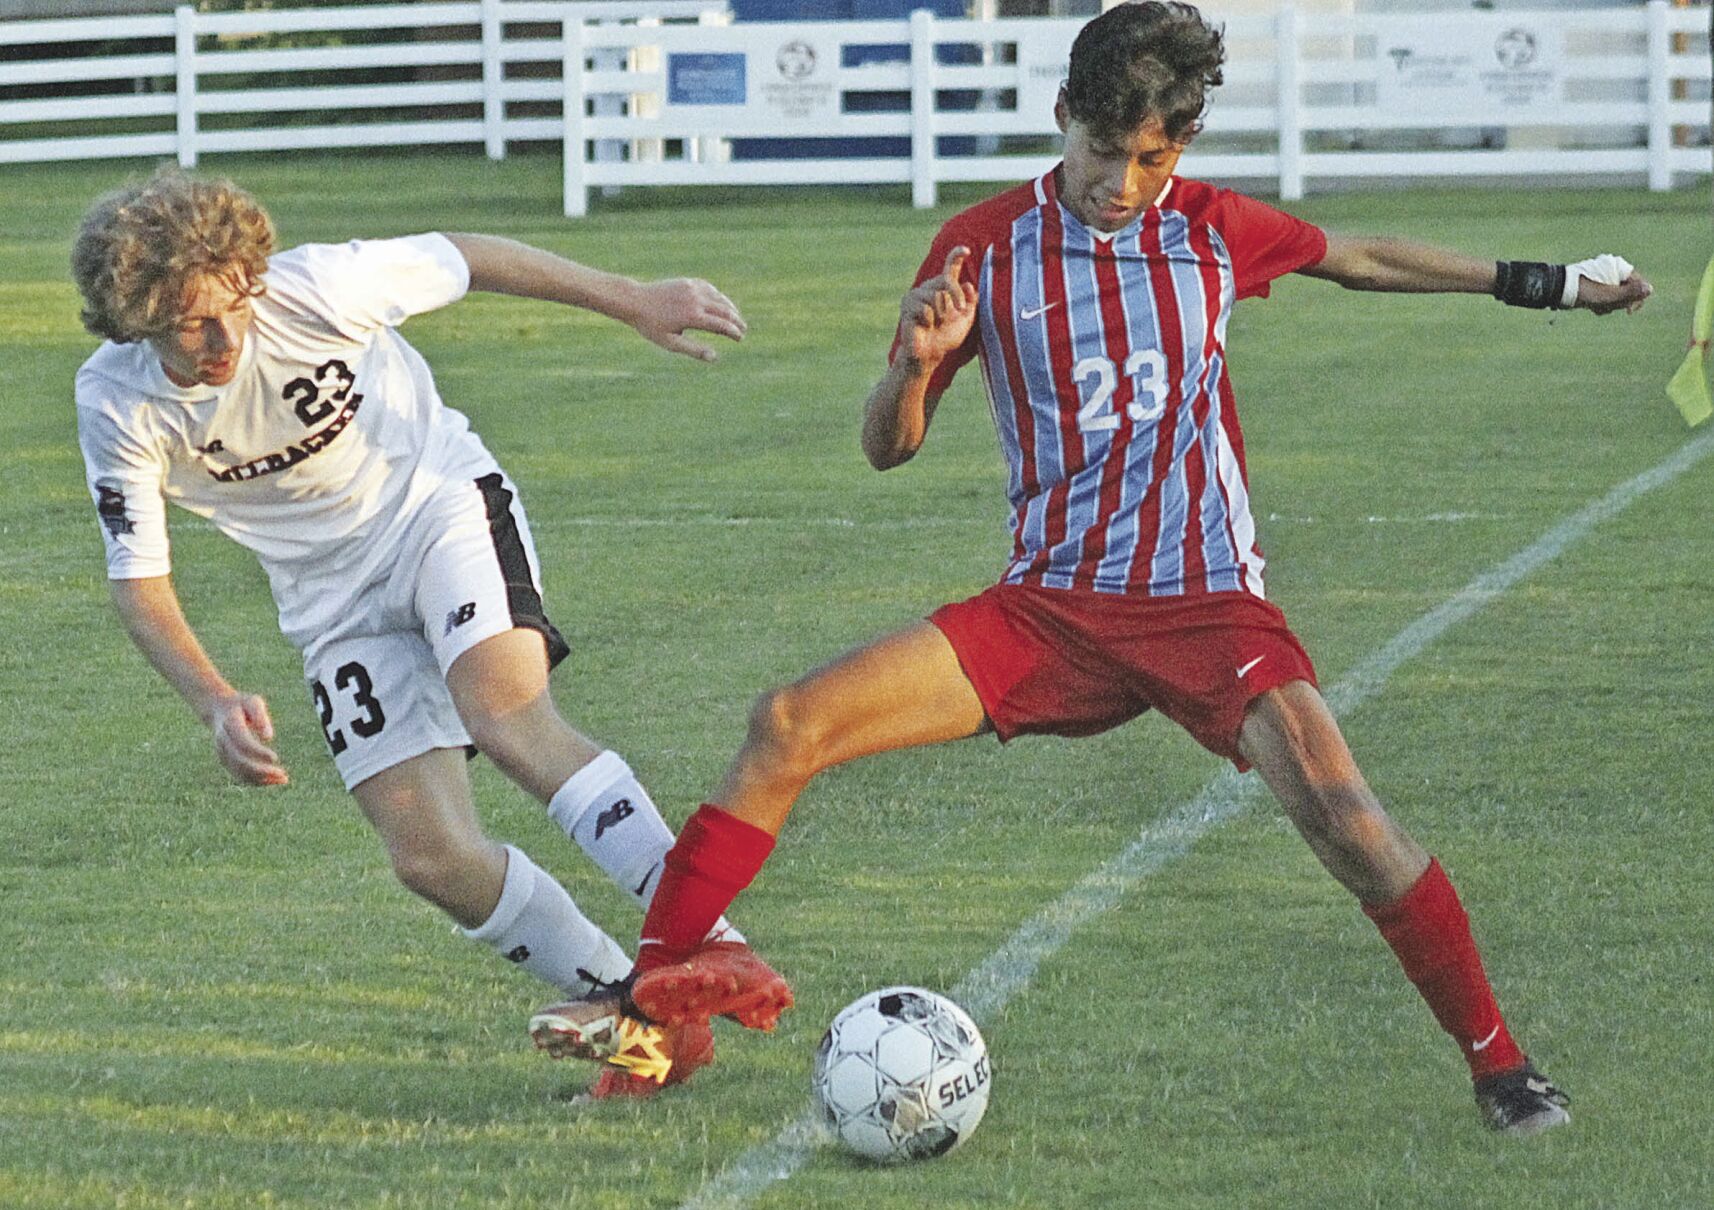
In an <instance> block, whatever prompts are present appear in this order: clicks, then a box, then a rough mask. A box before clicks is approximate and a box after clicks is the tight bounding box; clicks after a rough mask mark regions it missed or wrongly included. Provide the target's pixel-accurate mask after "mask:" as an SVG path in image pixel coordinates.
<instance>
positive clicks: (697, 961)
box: [630, 941, 792, 1030]
mask: <svg viewBox="0 0 1714 1210" xmlns="http://www.w3.org/2000/svg"><path fill="white" fill-rule="evenodd" d="M630 999H631V1003H632V1004H634V1005H636V1007H637V1010H638V1011H639V1012H641V1013H642V1014H643V1015H644V1016H645V1017H647V1018H648V1019H649V1020H651V1021H658V1022H660V1023H661V1024H663V1025H684V1024H687V1023H689V1022H692V1021H706V1020H707V1019H708V1018H710V1017H731V1018H732V1019H733V1020H735V1021H737V1022H738V1023H739V1024H740V1025H743V1026H745V1027H746V1028H749V1029H761V1030H771V1029H773V1028H774V1026H775V1024H776V1023H777V1022H778V1021H779V1019H780V1014H781V1013H782V1012H784V1011H785V1010H786V1009H788V1008H790V1007H791V1006H792V989H791V988H790V987H789V986H788V985H787V984H786V981H785V980H784V979H783V978H781V977H780V975H779V974H778V972H776V971H775V970H774V969H773V967H771V966H769V965H768V964H767V963H766V962H763V961H762V960H761V959H760V958H758V957H757V956H756V953H755V951H754V950H752V949H751V948H750V947H749V946H748V945H745V944H744V943H743V942H742V941H710V942H707V943H705V944H704V945H703V946H702V947H701V948H700V949H698V950H696V951H695V952H694V953H692V954H691V955H690V957H688V958H686V959H685V960H684V961H683V962H674V963H672V964H670V965H668V966H660V967H656V968H654V969H653V970H649V971H644V972H643V973H642V974H639V975H637V976H636V979H635V981H634V982H633V983H632V984H631V987H630Z"/></svg>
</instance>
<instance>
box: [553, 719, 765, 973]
mask: <svg viewBox="0 0 1714 1210" xmlns="http://www.w3.org/2000/svg"><path fill="white" fill-rule="evenodd" d="M548 814H549V815H551V816H553V818H554V822H556V823H557V824H559V826H560V827H562V828H564V829H565V834H566V835H567V836H569V837H571V838H572V839H573V840H575V841H576V842H577V843H578V844H579V845H581V846H582V847H583V851H584V852H585V853H588V854H589V856H590V858H591V859H592V860H593V861H594V862H595V864H596V865H598V866H600V867H601V868H602V869H603V870H604V871H606V873H607V877H609V878H611V879H612V880H613V881H614V882H616V883H618V884H619V885H620V886H621V887H623V888H624V889H625V890H626V892H628V893H629V894H630V896H631V898H632V899H635V900H636V901H637V902H638V903H639V904H641V905H642V906H643V907H644V908H645V909H647V908H648V906H649V901H650V900H651V899H653V898H654V897H655V887H656V886H658V885H659V884H660V880H661V867H662V866H663V864H664V863H665V861H666V856H667V850H668V849H670V848H672V847H673V834H672V830H671V829H670V828H668V827H667V823H666V820H664V819H662V818H661V813H660V812H659V811H658V810H656V809H655V804H654V801H653V800H652V799H650V798H649V793H648V791H647V790H645V789H643V786H642V783H641V782H639V781H638V780H637V775H636V774H635V773H633V772H631V766H630V765H628V764H626V763H625V759H624V758H623V757H622V756H620V755H619V754H618V753H617V752H613V751H607V752H603V753H602V754H601V755H600V756H597V757H596V758H595V759H594V760H592V761H590V762H589V763H588V764H587V765H585V766H583V768H581V769H579V770H578V771H577V772H576V773H574V774H572V775H571V777H570V779H568V780H567V781H566V783H565V785H563V786H561V787H560V788H559V789H558V790H555V791H554V796H553V798H552V799H551V800H549V802H548ZM708 936H709V938H710V939H711V940H721V941H742V940H744V934H742V933H740V932H739V931H738V930H737V929H735V928H733V927H732V925H731V922H730V921H728V920H727V919H726V917H724V916H722V917H721V918H720V919H719V920H717V921H716V922H715V924H714V928H713V929H711V930H710V931H709V934H708Z"/></svg>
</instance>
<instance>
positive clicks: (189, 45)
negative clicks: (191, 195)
mask: <svg viewBox="0 0 1714 1210" xmlns="http://www.w3.org/2000/svg"><path fill="white" fill-rule="evenodd" d="M173 69H174V84H173V91H174V94H175V98H174V99H175V101H176V102H177V108H178V125H177V138H176V141H177V144H178V153H179V167H180V168H195V167H196V9H194V8H192V7H191V6H190V5H188V4H181V5H179V6H178V7H177V8H175V9H173Z"/></svg>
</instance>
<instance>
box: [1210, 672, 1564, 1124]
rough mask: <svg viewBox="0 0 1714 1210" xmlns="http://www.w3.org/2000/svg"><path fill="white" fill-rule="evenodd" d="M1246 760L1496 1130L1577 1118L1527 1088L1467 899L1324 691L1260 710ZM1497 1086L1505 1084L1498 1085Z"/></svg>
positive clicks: (1552, 1097) (1263, 704)
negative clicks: (1417, 996) (1360, 764)
mask: <svg viewBox="0 0 1714 1210" xmlns="http://www.w3.org/2000/svg"><path fill="white" fill-rule="evenodd" d="M1238 748H1239V751H1240V752H1241V753H1242V754H1243V755H1244V757H1245V758H1246V759H1247V760H1249V761H1250V762H1251V763H1252V764H1254V765H1255V766H1256V768H1257V770H1258V771H1259V772H1260V773H1261V775H1262V779H1263V780H1264V781H1266V782H1267V783H1268V787H1269V788H1270V789H1271V790H1273V792H1274V794H1275V795H1276V796H1277V797H1278V798H1279V800H1280V802H1281V803H1282V804H1283V805H1284V807H1285V810H1286V813H1287V814H1288V815H1290V816H1291V819H1292V822H1293V823H1295V824H1296V825H1297V828H1298V831H1300V832H1301V833H1303V837H1304V839H1305V840H1307V841H1308V842H1309V845H1310V847H1311V848H1312V849H1314V850H1315V855H1316V856H1317V857H1319V858H1320V859H1321V863H1322V864H1323V865H1324V866H1326V867H1327V869H1328V871H1329V872H1330V873H1332V875H1333V876H1334V877H1335V878H1337V879H1338V880H1339V881H1340V883H1342V884H1343V885H1344V886H1345V887H1346V889H1348V890H1350V891H1351V892H1352V893H1353V894H1355V895H1356V896H1357V898H1358V899H1359V900H1360V901H1361V903H1362V905H1363V911H1364V914H1365V915H1367V916H1368V917H1369V918H1370V919H1371V920H1372V921H1374V923H1375V926H1376V927H1377V928H1378V929H1379V930H1380V933H1381V936H1382V937H1383V938H1385V940H1386V942H1387V944H1388V945H1389V946H1391V947H1392V950H1393V953H1394V954H1395V955H1397V956H1398V959H1399V964H1400V965H1401V966H1402V967H1403V968H1404V972H1405V975H1406V977H1407V978H1409V979H1410V981H1411V982H1412V983H1413V984H1415V985H1416V988H1417V991H1418V992H1420V993H1421V994H1422V998H1423V1000H1424V1001H1425V1002H1426V1003H1427V1004H1428V1007H1429V1010H1430V1011H1431V1012H1433V1013H1434V1016H1435V1020H1437V1021H1438V1022H1440V1025H1441V1028H1443V1029H1444V1030H1445V1031H1446V1032H1447V1033H1448V1034H1450V1035H1451V1036H1452V1038H1453V1040H1454V1041H1456V1042H1457V1043H1458V1047H1459V1050H1460V1051H1461V1052H1462V1054H1463V1056H1464V1059H1465V1061H1466V1062H1467V1063H1468V1064H1469V1066H1470V1073H1471V1075H1472V1076H1473V1077H1474V1078H1475V1079H1476V1080H1477V1081H1478V1084H1477V1099H1478V1101H1480V1102H1481V1103H1482V1106H1483V1112H1484V1114H1485V1115H1486V1116H1487V1117H1488V1119H1489V1122H1490V1124H1491V1125H1494V1126H1495V1127H1496V1128H1497V1129H1503V1130H1510V1131H1513V1132H1514V1133H1529V1132H1531V1131H1533V1130H1538V1129H1544V1128H1545V1127H1546V1126H1551V1125H1558V1124H1560V1123H1561V1122H1564V1121H1568V1120H1569V1117H1568V1116H1567V1115H1566V1113H1565V1110H1564V1103H1565V1098H1564V1094H1562V1093H1560V1092H1559V1091H1558V1090H1557V1089H1554V1088H1552V1087H1551V1085H1547V1084H1546V1083H1545V1081H1540V1080H1539V1077H1536V1078H1537V1079H1538V1082H1539V1083H1541V1084H1542V1086H1543V1087H1542V1088H1541V1089H1534V1088H1531V1087H1529V1086H1528V1080H1529V1078H1530V1077H1531V1076H1534V1075H1535V1073H1533V1071H1531V1072H1525V1074H1523V1075H1519V1074H1518V1073H1520V1072H1524V1070H1525V1064H1526V1060H1525V1058H1524V1054H1523V1051H1522V1050H1521V1049H1519V1047H1518V1045H1517V1043H1516V1041H1515V1040H1514V1039H1513V1038H1512V1036H1511V1034H1510V1032H1509V1031H1508V1030H1507V1028H1506V1024H1505V1020H1504V1018H1503V1017H1502V1016H1501V1014H1500V1008H1499V1004H1498V1003H1497V1002H1496V1001H1495V998H1494V992H1493V988H1492V987H1491V986H1490V985H1489V983H1488V976H1487V973H1486V972H1485V971H1484V969H1483V966H1482V959H1481V956H1480V954H1479V953H1478V952H1477V949H1476V942H1475V939H1474V938H1473V937H1472V935H1471V931H1470V919H1469V917H1468V916H1467V915H1466V913H1465V911H1464V906H1463V904H1462V903H1460V902H1459V899H1458V893H1457V891H1456V890H1454V889H1453V886H1452V883H1451V882H1450V881H1449V880H1448V879H1447V877H1446V872H1445V871H1444V870H1442V869H1441V868H1440V866H1439V864H1438V863H1435V862H1431V861H1430V859H1429V856H1428V854H1427V853H1426V852H1424V851H1423V848H1422V846H1421V845H1419V844H1417V842H1416V841H1414V840H1412V839H1411V838H1410V837H1409V836H1408V835H1406V834H1405V832H1404V829H1402V828H1401V827H1399V825H1398V824H1397V823H1395V822H1394V821H1393V819H1392V817H1391V816H1389V815H1388V814H1387V813H1386V811H1385V810H1383V809H1382V807H1381V804H1380V803H1379V802H1377V801H1376V799H1375V795H1374V793H1373V792H1372V791H1371V790H1370V789H1369V787H1368V784H1367V783H1366V782H1364V780H1363V775H1362V774H1361V773H1360V772H1358V770H1357V764H1356V762H1355V761H1353V760H1352V759H1351V752H1350V750H1349V749H1348V748H1347V747H1346V746H1345V740H1344V738H1343V737H1342V736H1341V735H1340V734H1339V726H1338V724H1337V723H1335V722H1334V720H1333V715H1332V713H1331V712H1330V711H1329V710H1328V709H1327V703H1326V702H1324V701H1323V700H1322V698H1321V694H1320V693H1318V692H1316V690H1315V689H1314V687H1313V686H1311V685H1309V684H1308V683H1307V682H1304V681H1293V682H1291V683H1289V684H1286V685H1282V686H1280V687H1279V688H1278V689H1275V690H1272V691H1271V692H1269V693H1265V694H1263V695H1262V696H1261V697H1259V698H1257V699H1256V700H1255V701H1254V702H1252V703H1251V705H1250V711H1249V714H1248V715H1247V716H1246V718H1245V720H1244V727H1243V730H1242V732H1241V733H1240V735H1239V739H1238ZM1496 1081H1498V1082H1496Z"/></svg>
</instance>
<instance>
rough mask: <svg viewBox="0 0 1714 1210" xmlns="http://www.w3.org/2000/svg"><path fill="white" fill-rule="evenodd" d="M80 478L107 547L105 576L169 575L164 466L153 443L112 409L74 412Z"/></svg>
mask: <svg viewBox="0 0 1714 1210" xmlns="http://www.w3.org/2000/svg"><path fill="white" fill-rule="evenodd" d="M77 441H78V445H79V447H81V449H82V450H83V466H84V476H85V479H86V481H87V482H88V484H89V495H90V499H91V500H92V501H93V502H94V504H95V516H96V520H97V521H98V522H99V523H100V526H101V538H102V541H103V542H104V543H105V544H106V547H107V578H108V579H110V580H140V579H145V578H147V577H150V576H164V575H166V574H168V573H169V572H170V571H172V557H171V552H170V547H169V545H168V541H167V507H166V500H165V498H164V497H163V496H162V494H161V484H162V482H163V481H164V479H165V476H166V465H165V461H164V460H163V459H162V457H161V455H160V452H159V450H158V449H156V448H155V447H154V446H153V444H152V443H151V442H149V441H147V440H145V439H142V438H140V437H139V436H138V435H137V434H135V433H132V432H129V431H128V430H127V429H126V427H125V426H124V425H123V424H122V423H121V422H120V420H119V418H118V417H117V416H115V415H114V414H113V413H112V412H111V411H110V410H108V409H106V408H102V407H99V406H83V405H81V404H80V406H79V407H78V409H77Z"/></svg>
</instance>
